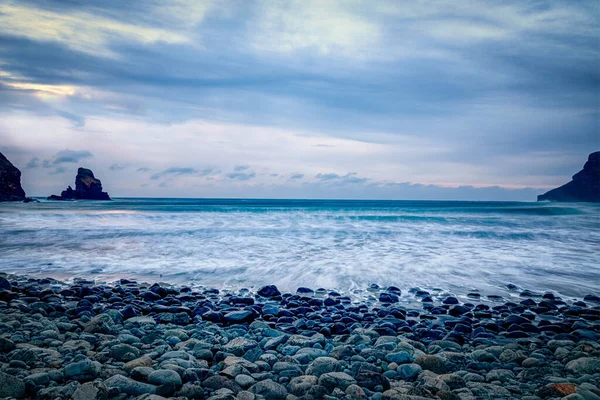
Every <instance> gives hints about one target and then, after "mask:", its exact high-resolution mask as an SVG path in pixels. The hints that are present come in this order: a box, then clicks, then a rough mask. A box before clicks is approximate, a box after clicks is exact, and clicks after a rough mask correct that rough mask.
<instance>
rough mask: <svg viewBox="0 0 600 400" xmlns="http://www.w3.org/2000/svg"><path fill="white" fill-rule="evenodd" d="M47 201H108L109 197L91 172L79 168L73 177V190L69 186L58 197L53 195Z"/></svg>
mask: <svg viewBox="0 0 600 400" xmlns="http://www.w3.org/2000/svg"><path fill="white" fill-rule="evenodd" d="M48 200H110V197H109V196H108V193H106V192H103V191H102V182H100V179H96V177H94V173H93V172H92V170H91V169H87V168H81V167H80V168H79V169H78V170H77V176H76V177H75V190H73V188H72V187H71V186H69V187H67V189H66V190H63V191H62V193H61V194H60V196H57V195H54V194H53V195H51V196H49V197H48Z"/></svg>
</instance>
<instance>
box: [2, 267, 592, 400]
mask: <svg viewBox="0 0 600 400" xmlns="http://www.w3.org/2000/svg"><path fill="white" fill-rule="evenodd" d="M3 276H4V277H8V280H7V279H5V278H2V277H3ZM369 292H370V293H371V294H372V295H373V296H374V297H375V299H376V300H375V301H369V302H364V301H356V300H354V301H353V300H352V299H350V298H349V297H346V296H344V295H342V294H340V293H337V292H334V291H328V290H324V289H323V290H320V289H319V290H315V289H308V288H304V289H302V290H300V291H299V292H298V293H294V294H292V293H281V292H280V291H279V290H278V289H277V288H276V287H275V286H272V285H271V286H265V287H263V288H260V289H259V290H256V291H250V290H247V289H240V290H232V291H231V292H224V291H219V290H217V289H210V288H190V287H185V286H176V285H175V286H174V285H169V286H166V285H163V286H161V285H159V284H152V285H150V284H141V283H137V282H135V281H132V280H127V279H121V280H120V281H117V282H114V283H112V284H110V285H96V284H95V283H94V282H93V281H86V280H78V281H76V282H73V283H69V284H67V283H62V282H59V281H56V280H53V279H37V278H31V277H27V276H19V275H6V274H2V273H0V310H1V315H0V322H1V324H0V383H2V384H0V398H1V397H15V398H25V397H32V398H40V399H46V398H48V399H51V398H77V399H86V398H90V399H105V398H111V399H113V398H114V399H123V400H125V399H137V398H140V399H151V398H152V399H159V398H160V397H156V396H162V397H165V398H169V397H176V398H180V399H186V398H188V399H194V398H213V399H214V400H217V399H248V400H251V399H254V398H261V396H262V398H266V399H270V398H274V399H277V398H280V399H288V400H292V399H295V398H302V399H311V398H315V399H317V398H330V399H335V398H345V399H360V398H364V399H377V400H379V399H386V400H387V399H411V398H412V399H420V398H437V399H465V400H466V399H478V398H494V399H496V398H498V399H512V398H515V399H516V398H530V399H531V400H534V399H545V398H562V397H565V396H569V397H568V398H570V399H580V398H584V399H594V398H595V397H593V396H600V391H599V390H598V385H599V382H600V344H599V340H600V298H598V297H596V296H592V295H590V296H586V298H585V299H584V300H583V301H581V300H578V301H572V300H568V301H567V302H565V301H563V300H561V299H559V298H557V297H555V296H554V295H552V294H550V293H547V294H544V295H543V297H541V296H540V297H538V296H536V295H535V294H533V293H529V294H528V293H521V295H520V298H519V300H520V301H518V302H517V301H505V300H500V299H497V300H496V301H495V302H494V303H493V304H490V303H489V302H485V303H484V302H483V301H482V300H483V299H479V298H477V297H476V296H474V297H472V298H471V299H470V301H468V302H462V301H461V300H462V299H457V298H456V297H453V296H448V297H447V298H444V299H443V300H442V299H438V298H437V297H436V296H431V294H430V293H426V292H424V291H421V292H417V291H412V292H411V293H401V292H400V290H399V289H397V288H394V287H390V288H378V287H371V288H369ZM407 297H412V298H415V299H418V300H419V301H418V302H417V303H411V304H410V305H409V306H407V305H406V304H404V303H402V302H401V300H402V299H404V298H407ZM440 300H441V301H440ZM511 300H514V299H511ZM82 396H83V397H82ZM152 396H155V397H152ZM527 396H530V397H527Z"/></svg>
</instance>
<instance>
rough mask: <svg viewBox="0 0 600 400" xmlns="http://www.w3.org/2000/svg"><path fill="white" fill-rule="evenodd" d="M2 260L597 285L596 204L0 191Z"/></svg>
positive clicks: (275, 276)
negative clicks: (83, 196) (54, 198)
mask: <svg viewBox="0 0 600 400" xmlns="http://www.w3.org/2000/svg"><path fill="white" fill-rule="evenodd" d="M0 271H4V272H11V273H27V274H31V275H36V276H52V277H57V278H61V279H70V278H75V277H86V278H96V279H101V280H112V279H117V278H119V277H132V278H136V279H143V280H148V281H165V282H172V283H178V284H180V283H185V284H202V285H209V286H216V287H233V288H236V287H251V286H258V285H261V284H265V283H274V284H276V285H278V286H279V287H281V288H283V289H285V290H295V288H297V287H298V286H309V287H313V288H316V287H326V288H335V289H338V290H342V291H348V290H354V289H361V288H366V287H367V285H368V284H371V283H377V284H379V285H382V286H384V285H395V286H398V287H400V288H401V289H403V290H405V291H406V290H408V288H411V287H417V286H418V287H421V288H440V289H442V290H443V291H446V292H450V293H455V294H466V293H467V292H469V291H471V290H474V289H477V290H480V291H481V292H482V293H483V294H486V293H487V294H497V293H500V294H503V293H504V292H505V285H506V284H508V283H513V284H516V285H518V286H519V287H521V288H524V289H530V290H536V291H540V292H543V291H547V290H549V291H553V292H555V293H558V294H561V295H564V296H573V297H580V296H583V295H585V294H588V293H597V292H598V291H599V286H600V206H599V205H592V204H557V203H556V204H555V203H516V202H456V201H331V200H240V199H115V200H114V201H111V202H85V201H78V202H46V201H42V202H40V203H35V204H22V203H2V204H0Z"/></svg>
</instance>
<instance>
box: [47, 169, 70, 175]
mask: <svg viewBox="0 0 600 400" xmlns="http://www.w3.org/2000/svg"><path fill="white" fill-rule="evenodd" d="M65 172H67V169H66V168H65V167H56V168H55V169H54V170H53V171H50V172H49V173H48V174H49V175H60V174H64V173H65Z"/></svg>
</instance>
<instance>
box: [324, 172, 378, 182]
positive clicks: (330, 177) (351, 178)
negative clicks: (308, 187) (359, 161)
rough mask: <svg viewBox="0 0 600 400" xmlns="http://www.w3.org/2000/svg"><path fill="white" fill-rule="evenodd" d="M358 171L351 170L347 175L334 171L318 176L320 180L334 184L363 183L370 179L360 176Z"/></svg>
mask: <svg viewBox="0 0 600 400" xmlns="http://www.w3.org/2000/svg"><path fill="white" fill-rule="evenodd" d="M357 175H358V174H357V173H356V172H349V173H347V174H345V175H338V174H334V173H328V174H322V173H320V174H317V175H316V176H315V178H317V179H318V180H319V181H320V182H323V183H327V184H334V185H356V184H363V183H366V182H368V181H369V179H368V178H360V177H358V176H357Z"/></svg>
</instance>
